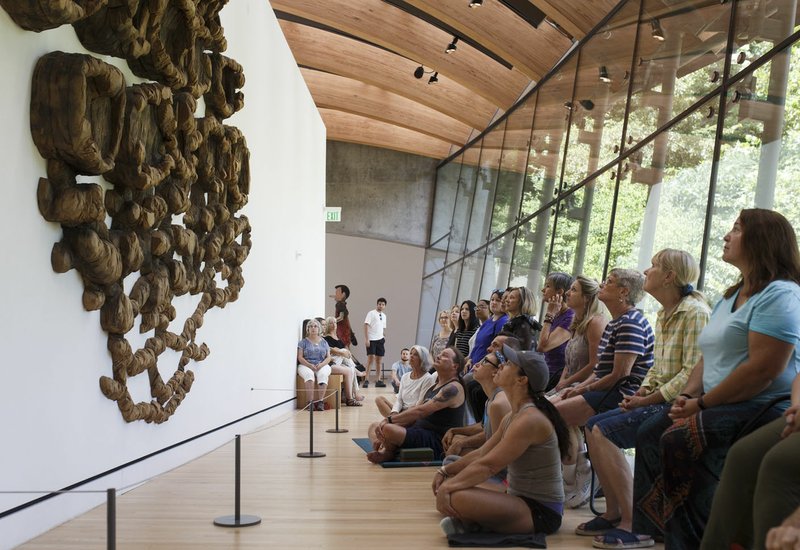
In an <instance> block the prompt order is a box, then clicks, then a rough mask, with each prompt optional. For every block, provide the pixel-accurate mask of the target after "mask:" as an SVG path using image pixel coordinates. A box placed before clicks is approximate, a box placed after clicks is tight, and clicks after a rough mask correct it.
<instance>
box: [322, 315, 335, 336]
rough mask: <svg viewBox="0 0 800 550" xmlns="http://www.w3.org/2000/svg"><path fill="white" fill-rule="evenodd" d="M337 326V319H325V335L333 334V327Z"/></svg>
mask: <svg viewBox="0 0 800 550" xmlns="http://www.w3.org/2000/svg"><path fill="white" fill-rule="evenodd" d="M335 326H336V317H326V318H325V330H324V332H325V334H329V333H330V334H333V331H332V330H331V327H335Z"/></svg>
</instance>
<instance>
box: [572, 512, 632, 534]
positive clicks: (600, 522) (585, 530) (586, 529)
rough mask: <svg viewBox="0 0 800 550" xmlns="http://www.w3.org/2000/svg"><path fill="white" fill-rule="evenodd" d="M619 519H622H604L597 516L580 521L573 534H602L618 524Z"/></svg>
mask: <svg viewBox="0 0 800 550" xmlns="http://www.w3.org/2000/svg"><path fill="white" fill-rule="evenodd" d="M620 521H622V518H617V519H606V518H604V517H602V516H597V517H596V518H594V519H592V520H590V521H587V522H586V523H581V524H580V525H578V526H577V527H576V528H575V534H576V535H584V536H594V535H602V534H604V533H605V532H607V531H610V530H611V529H614V528H615V527H616V526H617V525H619V522H620Z"/></svg>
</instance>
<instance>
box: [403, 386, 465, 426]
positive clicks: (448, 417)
mask: <svg viewBox="0 0 800 550" xmlns="http://www.w3.org/2000/svg"><path fill="white" fill-rule="evenodd" d="M451 384H458V382H457V381H456V380H453V381H451V382H448V383H447V384H444V385H443V386H440V387H438V388H436V387H433V388H431V389H429V390H428V391H427V392H426V393H425V401H429V400H431V399H433V398H435V397H436V396H437V395H439V392H441V391H442V390H443V389H444V388H446V387H448V386H450V385H451ZM463 425H464V399H463V397H462V400H461V404H460V405H459V406H458V407H448V408H445V409H439V410H438V411H436V412H435V413H433V414H430V415H428V416H426V417H425V418H420V419H419V420H417V421H416V423H415V424H414V426H415V427H417V428H422V429H425V430H430V431H432V432H435V433H436V434H437V435H439V437H444V434H445V432H446V431H447V430H449V429H450V428H457V427H459V426H463Z"/></svg>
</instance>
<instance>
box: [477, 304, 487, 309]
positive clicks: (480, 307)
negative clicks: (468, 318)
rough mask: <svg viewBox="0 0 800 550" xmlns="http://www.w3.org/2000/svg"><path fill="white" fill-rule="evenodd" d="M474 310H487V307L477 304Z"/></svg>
mask: <svg viewBox="0 0 800 550" xmlns="http://www.w3.org/2000/svg"><path fill="white" fill-rule="evenodd" d="M475 309H489V306H487V305H486V304H478V305H477V306H475Z"/></svg>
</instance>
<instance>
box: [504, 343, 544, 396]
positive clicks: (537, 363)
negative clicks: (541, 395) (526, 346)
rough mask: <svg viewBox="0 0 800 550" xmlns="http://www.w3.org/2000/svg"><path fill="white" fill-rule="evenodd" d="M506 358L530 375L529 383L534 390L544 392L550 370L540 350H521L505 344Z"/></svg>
mask: <svg viewBox="0 0 800 550" xmlns="http://www.w3.org/2000/svg"><path fill="white" fill-rule="evenodd" d="M503 355H505V356H506V359H507V360H508V361H509V362H511V363H514V364H515V365H517V366H519V368H521V369H522V372H524V373H525V376H527V377H528V385H529V386H530V387H531V389H532V390H533V391H534V392H542V391H544V390H545V388H547V383H548V382H549V381H550V371H549V370H548V369H547V363H545V362H544V355H542V354H541V353H539V352H538V351H520V350H516V349H514V348H510V347H508V346H507V345H503Z"/></svg>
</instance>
